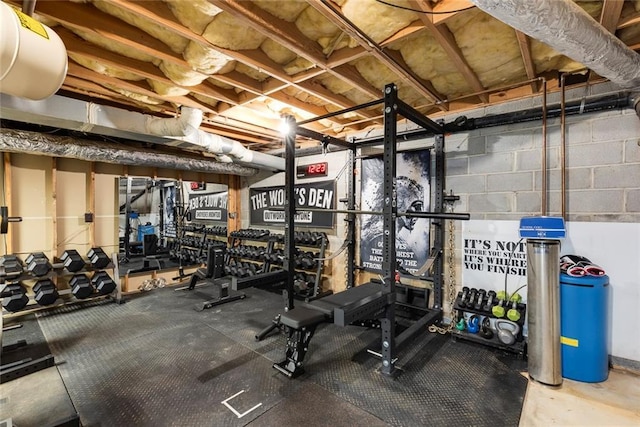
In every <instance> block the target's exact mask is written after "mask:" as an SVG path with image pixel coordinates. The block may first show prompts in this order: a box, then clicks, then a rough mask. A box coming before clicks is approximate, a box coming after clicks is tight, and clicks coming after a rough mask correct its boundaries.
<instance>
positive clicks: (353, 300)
mask: <svg viewBox="0 0 640 427" xmlns="http://www.w3.org/2000/svg"><path fill="white" fill-rule="evenodd" d="M394 300H395V295H394V296H393V297H392V296H391V294H390V293H389V292H385V291H384V288H383V285H382V284H381V283H373V282H370V283H365V284H363V285H360V286H356V287H353V288H349V289H347V290H345V291H342V292H338V293H335V294H332V295H329V296H327V297H325V298H320V299H317V300H314V301H312V302H310V303H306V304H301V305H299V306H297V307H295V308H294V309H292V310H289V311H288V312H285V313H283V314H282V315H281V316H280V323H281V324H282V325H283V326H284V327H285V330H286V333H287V349H286V352H285V360H283V361H282V362H279V363H275V364H274V365H273V367H274V368H275V369H277V370H278V371H279V372H281V373H283V374H284V375H286V376H288V377H289V378H296V377H298V376H300V375H302V374H303V373H304V367H303V365H302V362H303V360H304V357H305V355H306V354H307V351H308V350H309V342H310V341H311V338H312V337H313V335H314V333H315V331H316V328H317V327H318V325H319V324H320V323H323V322H332V323H334V324H335V325H338V326H347V325H349V324H351V323H352V322H355V321H358V320H369V319H376V318H379V317H381V316H383V315H384V313H385V309H386V307H387V306H388V305H390V304H393V303H394Z"/></svg>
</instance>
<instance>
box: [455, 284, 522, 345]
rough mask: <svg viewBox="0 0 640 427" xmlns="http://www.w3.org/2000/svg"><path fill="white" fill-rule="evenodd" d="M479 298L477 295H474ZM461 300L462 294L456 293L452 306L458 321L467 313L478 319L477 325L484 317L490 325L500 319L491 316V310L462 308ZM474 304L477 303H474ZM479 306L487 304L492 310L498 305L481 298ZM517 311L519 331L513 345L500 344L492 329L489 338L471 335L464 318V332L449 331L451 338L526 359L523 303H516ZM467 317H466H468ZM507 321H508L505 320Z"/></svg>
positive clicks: (495, 332) (476, 334)
mask: <svg viewBox="0 0 640 427" xmlns="http://www.w3.org/2000/svg"><path fill="white" fill-rule="evenodd" d="M476 295H478V297H479V295H480V294H479V293H478V294H476ZM462 298H463V292H458V296H457V297H456V301H455V303H454V305H453V310H455V311H456V312H457V313H458V319H462V318H463V317H465V313H467V314H468V315H470V316H471V315H476V316H478V317H479V323H482V320H484V318H485V317H488V318H489V319H490V320H492V321H493V322H492V323H495V320H499V319H502V318H498V317H496V316H494V315H493V313H492V312H491V309H489V310H483V309H482V308H481V309H480V310H477V309H475V307H467V306H466V304H465V306H462V304H461V303H462ZM476 303H478V302H477V301H476ZM479 304H480V305H481V307H484V306H486V305H487V304H490V305H491V308H493V307H494V306H496V305H497V304H498V301H497V300H495V301H494V302H493V303H491V302H490V301H489V300H488V299H487V298H483V300H482V301H480V302H479ZM517 310H518V312H519V313H520V319H518V321H517V322H514V323H517V324H518V326H519V328H520V330H519V331H518V333H517V334H516V336H515V337H516V341H515V342H514V343H513V344H505V343H503V342H501V341H500V340H499V339H498V334H497V331H496V328H495V327H494V328H492V332H493V336H492V337H491V338H484V337H482V336H481V335H480V334H479V333H471V332H469V331H468V330H467V320H466V318H465V330H463V331H461V330H458V329H455V328H454V329H452V331H451V336H452V337H453V339H463V340H468V341H472V342H475V343H479V344H482V345H486V346H489V347H495V348H498V349H501V350H505V351H508V352H511V353H515V354H517V355H518V356H519V357H522V358H524V357H526V355H527V343H526V340H525V338H524V335H523V327H524V322H525V315H526V310H527V306H526V304H523V303H517ZM470 316H467V317H470ZM505 320H508V319H505Z"/></svg>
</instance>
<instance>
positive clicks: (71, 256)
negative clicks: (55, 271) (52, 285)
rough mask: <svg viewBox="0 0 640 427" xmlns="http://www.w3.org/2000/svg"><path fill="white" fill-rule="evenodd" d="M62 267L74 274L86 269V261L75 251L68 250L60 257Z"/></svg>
mask: <svg viewBox="0 0 640 427" xmlns="http://www.w3.org/2000/svg"><path fill="white" fill-rule="evenodd" d="M60 261H61V262H62V266H63V267H64V268H66V269H67V271H70V272H72V273H75V272H76V271H80V270H82V269H83V268H84V260H83V259H82V256H81V255H80V254H79V253H78V251H76V250H75V249H67V250H66V251H64V252H63V253H62V256H61V257H60Z"/></svg>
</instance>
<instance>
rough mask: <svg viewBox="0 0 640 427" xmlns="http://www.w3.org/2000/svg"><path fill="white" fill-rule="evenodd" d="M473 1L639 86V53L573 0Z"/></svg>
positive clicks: (627, 84) (603, 71)
mask: <svg viewBox="0 0 640 427" xmlns="http://www.w3.org/2000/svg"><path fill="white" fill-rule="evenodd" d="M471 2H472V3H473V4H475V5H476V6H477V7H478V8H480V9H482V10H483V11H484V12H486V13H488V14H489V15H491V16H493V17H494V18H496V19H498V20H500V21H502V22H504V23H505V24H507V25H509V26H511V27H513V28H515V29H516V30H519V31H521V32H523V33H525V34H527V35H528V36H530V37H533V38H534V39H536V40H540V41H541V42H543V43H545V44H547V45H549V46H551V47H552V48H554V49H555V50H557V51H558V52H560V53H562V54H563V55H566V56H568V57H569V58H571V59H573V60H574V61H578V62H580V63H581V64H583V65H585V66H586V67H588V68H590V69H591V70H593V71H595V72H596V73H598V74H599V75H601V76H603V77H606V78H607V79H609V80H611V81H612V82H613V83H615V84H617V85H619V86H621V87H624V88H634V87H639V86H640V56H639V55H638V54H637V53H635V52H634V51H632V50H631V49H629V47H627V46H626V45H625V44H624V43H623V42H622V41H620V40H619V39H618V38H617V37H615V35H613V34H611V33H610V32H609V31H607V30H606V29H605V28H604V27H603V26H602V25H600V24H599V23H598V22H596V21H595V20H594V19H593V18H592V17H591V16H590V15H589V14H588V13H587V12H585V11H584V10H583V9H582V8H581V7H580V6H578V5H577V4H575V3H574V2H573V1H571V0H471Z"/></svg>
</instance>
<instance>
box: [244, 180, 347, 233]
mask: <svg viewBox="0 0 640 427" xmlns="http://www.w3.org/2000/svg"><path fill="white" fill-rule="evenodd" d="M335 187H336V185H335V182H334V181H315V182H308V183H302V184H301V183H299V184H296V185H295V186H294V190H295V199H296V216H295V219H294V222H295V225H296V226H300V227H315V228H333V226H334V222H335V221H334V218H335V213H334V212H331V210H333V209H335V208H336V201H335V199H336V198H335V193H336V191H335ZM283 208H284V186H278V187H261V188H250V189H249V211H250V213H249V217H250V220H251V225H284V210H283ZM305 208H313V209H314V210H313V211H310V210H305ZM316 209H321V210H327V212H322V211H318V210H316Z"/></svg>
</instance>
